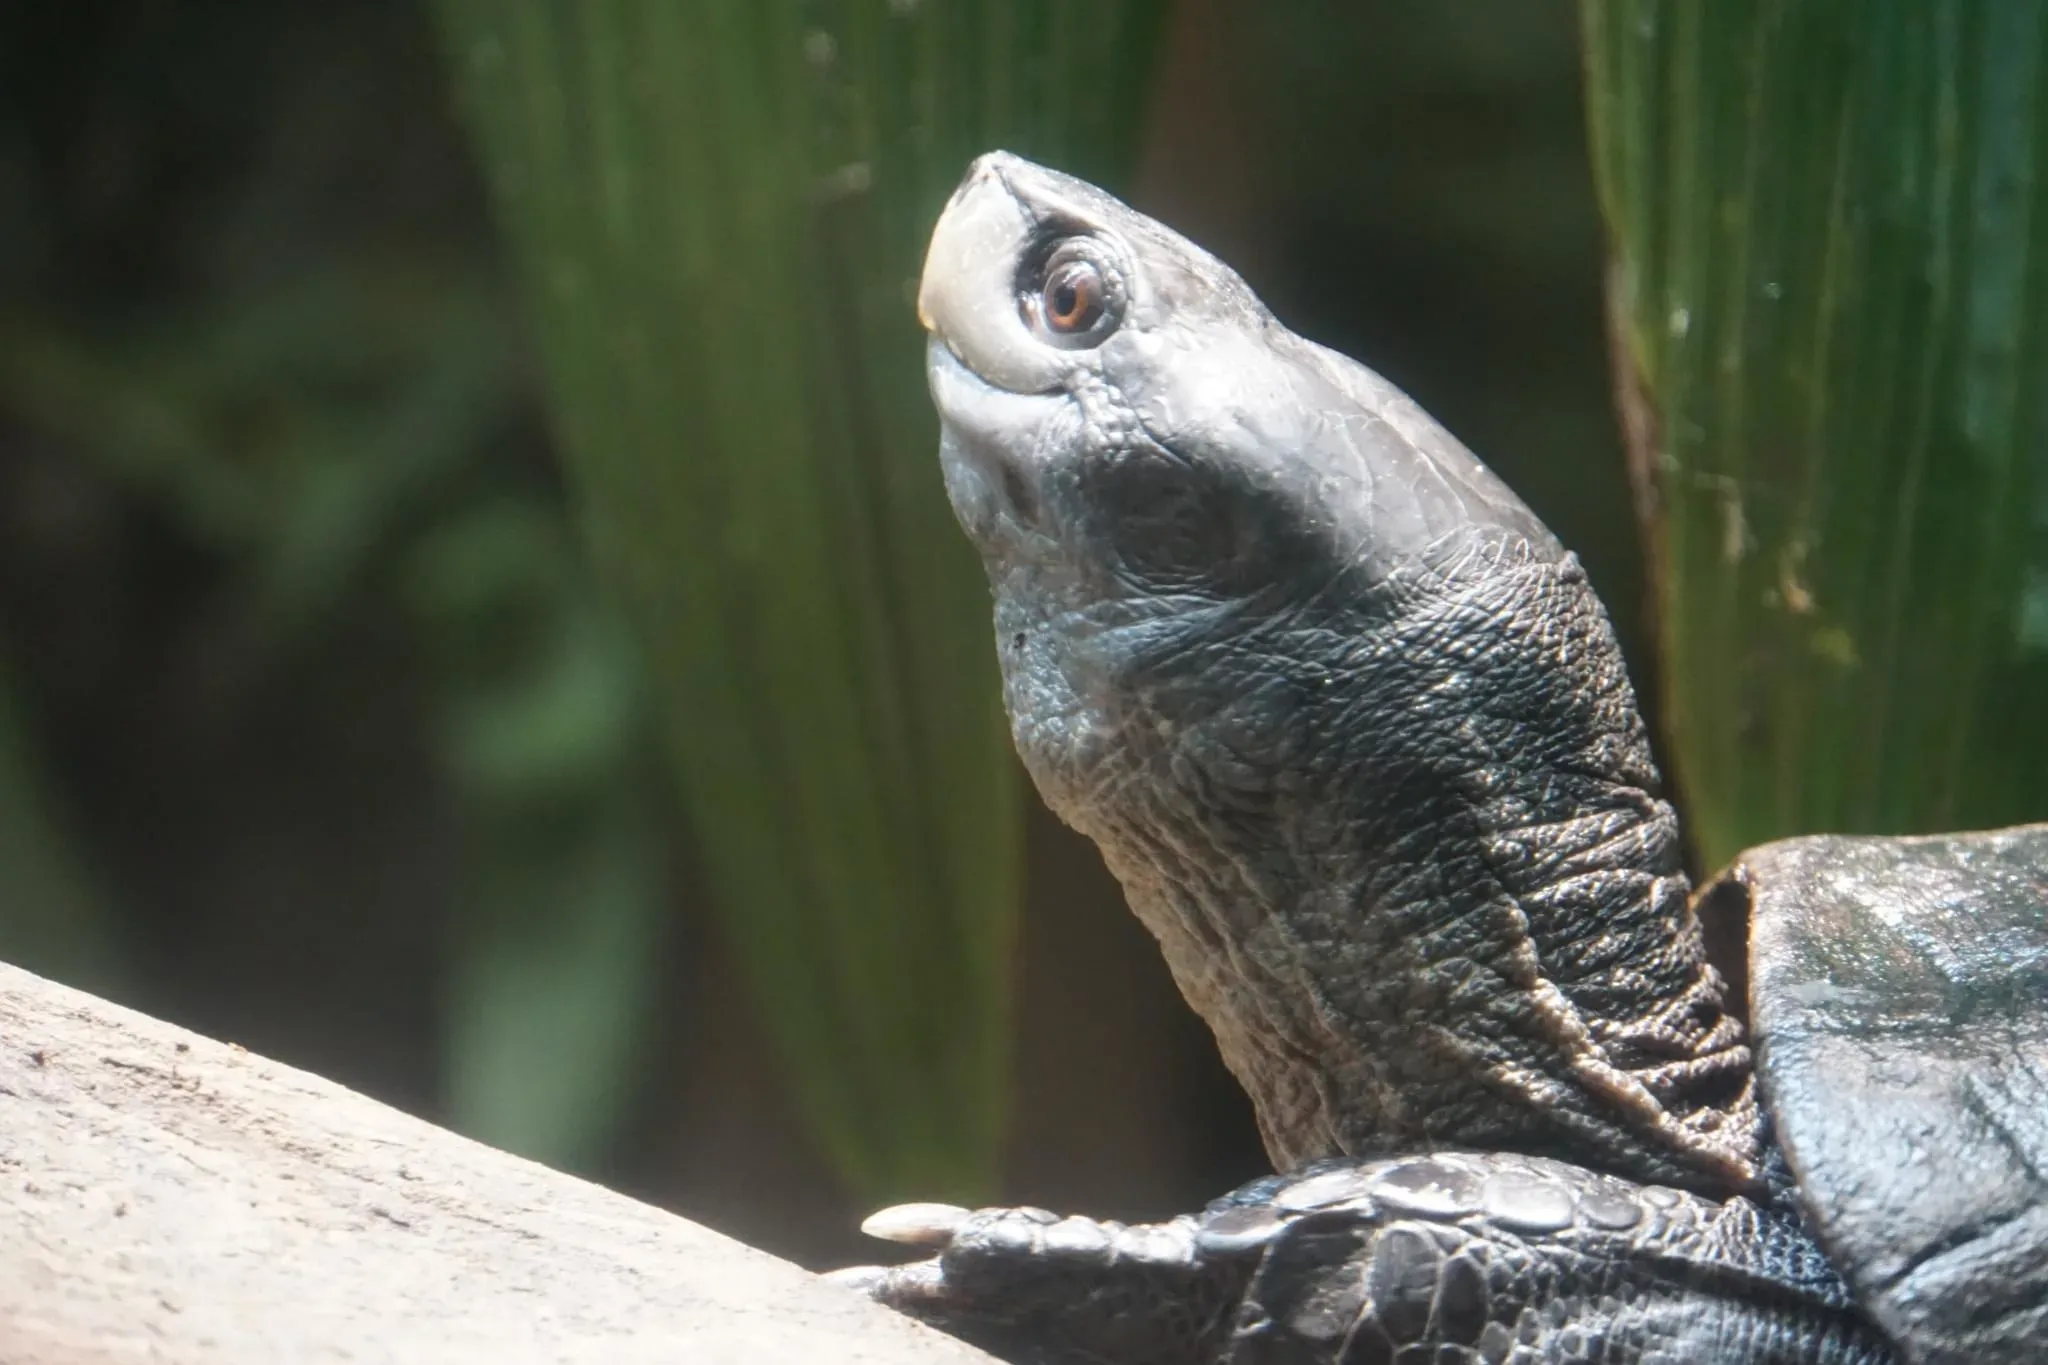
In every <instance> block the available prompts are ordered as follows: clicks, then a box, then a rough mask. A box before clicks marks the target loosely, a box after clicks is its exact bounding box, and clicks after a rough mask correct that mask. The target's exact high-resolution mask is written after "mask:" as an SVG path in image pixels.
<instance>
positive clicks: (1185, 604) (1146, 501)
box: [918, 153, 1563, 832]
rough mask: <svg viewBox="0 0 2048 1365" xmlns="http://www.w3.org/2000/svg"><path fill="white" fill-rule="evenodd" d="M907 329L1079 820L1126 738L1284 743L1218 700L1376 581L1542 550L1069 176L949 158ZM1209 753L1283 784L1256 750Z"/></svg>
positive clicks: (1262, 315) (1532, 533) (1189, 744)
mask: <svg viewBox="0 0 2048 1365" xmlns="http://www.w3.org/2000/svg"><path fill="white" fill-rule="evenodd" d="M918 311H919V315H920V317H921V318H922V320H923V321H924V323H925V325H926V327H927V328H928V329H929V330H930V332H931V334H932V335H931V340H930V344H929V362H928V363H929V371H930V380H931V391H932V396H933V399H934V401H935V403H936V405H937V407H938V410H939V413H940V417H941V430H942V438H941V446H940V459H941V463H942V465H943V468H944V471H945V477H946V485H947V489H948V492H949V494H950V495H951V498H952V501H953V506H954V509H955V511H956V512H957V514H958V516H959V519H960V522H961V525H962V526H963V527H964V528H965V530H966V531H967V534H968V536H969V537H970V538H971V539H972V540H973V541H974V543H975V544H976V545H977V546H978V547H979V549H980V550H981V552H982V557H983V561H984V564H985V565H986V567H987V569H988V573H989V577H990V581H991V584H992V586H993V588H994V590H995V595H996V600H997V617H998V620H997V625H998V635H999V644H998V648H999V649H1000V651H1001V653H1002V658H1003V664H1004V672H1005V676H1006V678H1007V681H1008V693H1009V696H1008V700H1009V703H1010V712H1011V716H1012V718H1013V721H1014V723H1015V732H1016V738H1017V742H1018V745H1019V748H1020V750H1021V752H1022V754H1023V757H1024V759H1025V761H1026V763H1027V765H1028V766H1029V767H1030V768H1031V771H1032V773H1033V776H1034V778H1035V779H1036V780H1037V782H1038V784H1039V786H1040V788H1041V789H1042V790H1043V791H1044V792H1045V795H1046V796H1047V798H1048V800H1049V801H1050V802H1051V803H1052V804H1053V805H1054V806H1055V807H1056V808H1057V809H1059V810H1060V812H1061V813H1062V814H1063V815H1065V816H1066V817H1067V818H1068V819H1069V820H1070V821H1072V822H1074V823H1076V824H1078V825H1080V826H1081V827H1082V828H1083V829H1084V830H1089V831H1090V832H1093V830H1092V826H1093V824H1094V823H1095V821H1094V820H1093V819H1092V818H1091V817H1092V816H1093V815H1094V814H1095V813H1096V812H1094V811H1092V810H1091V809H1090V803H1091V802H1093V801H1095V800H1098V799H1100V798H1102V797H1103V795H1104V793H1103V791H1102V786H1103V782H1104V779H1105V776H1106V774H1105V772H1104V771H1103V770H1104V768H1105V766H1107V767H1109V768H1118V767H1123V766H1126V765H1128V764H1129V763H1130V761H1131V760H1132V759H1134V758H1136V757H1139V756H1140V751H1141V750H1142V748H1143V747H1144V745H1143V742H1142V740H1141V737H1140V736H1141V732H1142V731H1144V730H1145V729H1146V728H1147V727H1164V728H1165V729H1166V730H1169V731H1174V732H1177V733H1179V734H1181V736H1182V739H1181V741H1180V742H1179V743H1178V744H1177V745H1176V747H1177V748H1178V749H1181V750H1184V751H1189V752H1194V751H1197V750H1199V749H1200V748H1201V746H1202V745H1203V743H1204V742H1205V740H1217V739H1220V738H1222V736H1221V735H1220V733H1219V732H1220V731H1221V730H1226V729H1227V730H1228V731H1229V732H1230V734H1231V735H1232V736H1234V737H1235V739H1236V740H1237V741H1238V742H1239V743H1242V744H1244V745H1247V746H1251V747H1252V748H1254V749H1256V748H1257V746H1259V745H1261V744H1264V743H1269V742H1270V743H1282V744H1284V743H1285V741H1286V739H1287V735H1286V733H1285V726H1284V724H1282V723H1281V722H1282V720H1283V718H1282V717H1280V716H1277V715H1275V716H1264V715H1261V714H1259V712H1260V708H1261V706H1262V704H1263V703H1262V702H1261V701H1260V700H1259V699H1258V698H1257V697H1256V696H1254V697H1247V696H1246V695H1245V693H1246V691H1247V690H1248V689H1249V690H1250V691H1252V692H1253V693H1256V692H1257V691H1258V689H1259V686H1260V684H1261V683H1262V682H1266V681H1272V682H1284V681H1287V680H1295V681H1299V680H1300V679H1302V678H1303V677H1314V676H1320V675H1321V674H1322V672H1323V671H1325V670H1327V669H1329V668H1332V667H1337V666H1340V664H1341V655H1342V654H1343V653H1344V652H1345V650H1346V649H1348V648H1349V647H1350V646H1351V645H1352V644H1354V643H1355V641H1349V640H1339V639H1335V638H1332V637H1330V636H1329V635H1327V634H1325V633H1322V632H1321V631H1320V630H1318V629H1316V628H1314V627H1315V626H1317V625H1327V624H1330V623H1334V622H1337V621H1340V620H1341V621H1342V622H1343V624H1345V625H1346V626H1351V625H1355V624H1358V621H1356V620H1353V619H1351V618H1354V617H1359V616H1360V615H1361V613H1362V615H1363V617H1364V618H1367V619H1369V618H1371V617H1373V616H1374V615H1375V614H1379V613H1377V612H1376V608H1377V607H1379V606H1383V605H1384V604H1385V600H1386V599H1390V598H1392V597H1394V596H1397V595H1398V591H1397V588H1398V583H1399V581H1400V580H1401V578H1402V577H1403V574H1404V571H1405V572H1406V574H1407V575H1408V576H1412V575H1413V574H1415V573H1417V572H1425V571H1427V569H1428V568H1429V566H1432V565H1434V566H1436V567H1439V568H1441V567H1444V566H1454V565H1455V564H1456V562H1457V561H1458V559H1459V558H1460V557H1461V556H1464V555H1469V554H1471V553H1473V552H1475V551H1481V552H1483V551H1484V550H1486V549H1487V548H1488V547H1491V548H1493V549H1495V550H1501V549H1505V548H1509V547H1512V549H1513V551H1514V552H1516V553H1519V554H1520V555H1522V556H1524V557H1527V556H1531V555H1534V556H1540V557H1543V558H1546V559H1551V560H1556V559H1560V558H1561V557H1562V553H1563V552H1562V551H1561V549H1560V548H1559V547H1558V545H1557V543H1556V541H1555V540H1554V539H1553V538H1552V537H1551V535H1550V533H1549V532H1548V531H1547V530H1546V529H1545V528H1544V527H1543V525H1542V524H1541V523H1540V522H1539V521H1538V520H1537V519H1536V518H1535V516H1534V515H1533V514H1531V513H1530V512H1529V510H1528V509H1527V508H1526V507H1524V506H1523V504H1522V503H1521V502H1520V501H1519V500H1518V499H1517V498H1516V497H1515V496H1514V495H1513V494H1512V493H1511V492H1510V491H1509V490H1508V489H1507V488H1506V487H1505V486H1504V485H1502V484H1501V483H1500V481H1499V480H1498V479H1496V478H1495V477H1494V476H1493V474H1492V473H1491V472H1490V471H1488V470H1487V469H1486V468H1485V467H1484V466H1482V465H1481V464H1480V463H1479V462H1478V461H1477V460H1476V459H1475V458H1473V456H1472V455H1471V454H1470V453H1469V452H1467V451H1466V450H1465V449H1464V447H1462V446H1460V445H1459V444H1458V443H1457V442H1456V441H1454V440H1452V439H1450V438H1449V436H1448V435H1446V434H1445V433H1444V432H1443V431H1442V430H1441V429H1440V428H1438V427H1437V426H1436V424H1435V423H1434V422H1432V421H1431V420H1430V419H1429V418H1428V416H1427V415H1426V414H1424V413H1423V412H1422V411H1421V410H1420V409H1419V408H1417V407H1415V405H1414V404H1413V403H1411V402H1409V401H1408V400H1407V399H1406V398H1405V397H1404V396H1403V395H1401V394H1400V393H1399V392H1398V391H1396V390H1395V389H1394V388H1393V387H1392V386H1391V385H1388V384H1386V383H1384V382H1383V381H1381V380H1379V379H1378V377H1377V376H1376V375H1373V374H1371V373H1370V372H1369V371H1365V370H1363V369H1361V368H1360V367H1358V366H1356V365H1354V364H1353V363H1352V362H1350V361H1348V360H1346V359H1345V358H1343V357H1342V356H1339V355H1336V354H1335V353H1333V352H1330V351H1326V350H1325V349H1323V348H1322V347H1320V346H1316V345H1314V344H1313V343H1310V342H1308V341H1305V340H1303V339H1302V338H1300V337H1298V336H1296V335H1295V334H1293V333H1292V332H1290V331H1288V330H1287V329H1286V328H1284V327H1282V326H1281V325H1280V324H1279V323H1278V322H1277V321H1276V320H1275V319H1274V317H1273V315H1272V314H1271V313H1270V312H1269V311H1268V310H1267V309H1266V307H1265V305H1264V304H1262V303H1261V302H1260V301H1259V300H1258V298H1257V297H1256V296H1255V295H1254V294H1253V293H1252V291H1251V289H1250V288H1249V287H1248V286H1247V285H1246V284H1245V282H1244V281H1243V280H1242V279H1241V278H1239V277H1238V275H1237V274H1236V273H1235V272H1233V271H1232V270H1231V269H1230V268H1229V267H1227V266H1225V265H1224V264H1223V263H1222V262H1220V261H1218V260H1217V259H1216V258H1215V257H1213V256H1211V255H1210V254H1208V253H1207V252H1205V251H1203V250H1202V249H1201V248H1200V247H1198V246H1196V245H1195V244H1194V243H1192V242H1190V241H1188V240H1187V239H1186V238H1185V237H1182V236H1180V235H1179V234H1178V233H1175V232H1173V231H1171V230H1169V229H1168V228H1166V227H1164V226H1162V225H1161V224H1159V223H1157V222H1154V221H1153V220H1152V219H1150V218H1147V217H1145V216H1144V215H1142V214H1139V213H1137V212H1135V211H1134V210H1132V209H1130V208H1128V207H1127V206H1125V205H1124V204H1122V203H1121V202H1119V201H1118V200H1116V199H1114V198H1112V197H1110V196H1109V195H1107V194H1105V193H1103V192H1102V191H1101V190H1099V189H1097V188H1095V187H1094V186H1092V185H1089V184H1087V183H1085V182H1083V181H1080V180H1076V179H1074V178H1073V177H1071V176H1066V175H1062V174H1060V173H1059V172H1056V171H1052V170H1048V169H1046V168H1044V167H1040V166H1037V165H1034V164H1032V163H1031V162H1028V161H1025V160H1022V159H1021V158H1018V157H1015V156H1010V155H1007V154H1004V153H993V154H990V155H988V156H984V157H982V158H980V159H979V160H978V161H976V162H975V163H974V165H973V167H972V168H971V169H970V170H969V172H968V174H967V177H966V179H965V181H964V182H963V183H962V185H961V186H960V188H959V190H958V191H957V192H956V193H955V194H954V196H953V199H952V201H951V203H950V204H949V205H948V206H947V208H946V211H945V213H944V215H943V217H942V218H941V220H940V222H939V225H938V228H937V230H936V231H935V232H934V234H933V236H932V243H931V249H930V253H929V255H928V256H927V258H926V262H925V271H924V277H923V281H922V285H921V288H920V291H919V295H918ZM1290 625H1293V626H1302V627H1308V628H1307V629H1302V630H1295V631H1290V630H1289V629H1288V627H1289V626H1290ZM1290 652H1291V653H1292V655H1293V657H1283V656H1286V655H1288V654H1290ZM1276 700H1277V699H1276ZM1267 722H1272V723H1270V724H1269V723H1267ZM1134 745H1135V746H1136V747H1134ZM1226 747H1227V746H1226ZM1217 757H1218V758H1219V759H1224V758H1228V757H1230V755H1227V754H1225V753H1222V752H1220V751H1219V752H1218V754H1217ZM1236 757H1237V758H1239V759H1242V760H1243V761H1245V762H1248V763H1250V764H1251V765H1252V766H1253V767H1255V768H1258V769H1261V770H1269V771H1270V773H1271V775H1272V776H1273V777H1276V778H1284V777H1285V776H1286V774H1287V771H1288V768H1287V763H1286V762H1285V761H1284V759H1283V757H1282V755H1280V754H1278V753H1272V754H1261V753H1256V752H1246V753H1242V754H1238V755H1236Z"/></svg>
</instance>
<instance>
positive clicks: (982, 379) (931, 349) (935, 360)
mask: <svg viewBox="0 0 2048 1365" xmlns="http://www.w3.org/2000/svg"><path fill="white" fill-rule="evenodd" d="M927 330H929V331H930V332H931V340H930V342H929V343H928V344H927V345H926V347H925V368H926V373H927V377H928V378H929V380H930V382H931V390H932V398H933V400H934V401H935V402H936V403H938V405H939V407H940V411H941V412H944V411H945V401H946V400H945V398H944V396H943V394H942V392H941V386H942V385H943V384H948V383H951V384H961V385H972V386H973V387H975V388H977V389H979V390H981V391H982V392H984V393H992V394H1010V395H1014V396H1016V397H1019V398H1045V397H1050V396H1053V395H1056V394H1063V393H1065V391H1066V390H1065V389H1064V388H1063V387H1062V386H1061V385H1060V384H1059V383H1057V382H1055V383H1052V384H1049V385H1047V386H1045V387H1044V388H1037V389H1012V388H1007V387H1005V386H1004V385H1001V384H998V383H996V382H994V381H993V380H991V379H990V378H989V377H988V376H987V375H985V374H983V373H981V371H979V370H977V369H975V368H974V366H972V365H971V364H969V363H968V361H967V358H966V357H965V356H963V355H961V354H960V349H959V347H957V346H955V345H954V344H953V339H952V338H951V337H949V336H947V335H946V334H945V333H944V332H942V331H940V330H938V329H937V328H936V327H931V326H929V324H927Z"/></svg>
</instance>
